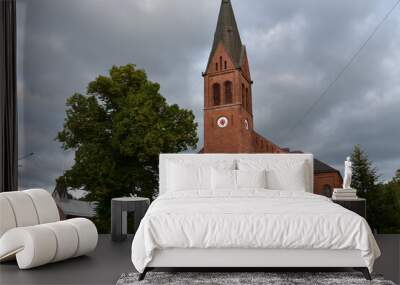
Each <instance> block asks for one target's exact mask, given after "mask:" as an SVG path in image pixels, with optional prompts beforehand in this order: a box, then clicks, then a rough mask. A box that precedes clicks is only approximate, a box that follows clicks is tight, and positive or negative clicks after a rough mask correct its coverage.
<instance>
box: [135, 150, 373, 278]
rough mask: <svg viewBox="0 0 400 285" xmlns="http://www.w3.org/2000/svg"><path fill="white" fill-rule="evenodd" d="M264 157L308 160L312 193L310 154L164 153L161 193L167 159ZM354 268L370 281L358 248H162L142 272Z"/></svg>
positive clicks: (308, 175)
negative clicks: (163, 270) (165, 270)
mask: <svg viewBox="0 0 400 285" xmlns="http://www.w3.org/2000/svg"><path fill="white" fill-rule="evenodd" d="M249 156H250V157H257V158H262V159H276V157H277V156H279V157H280V158H282V159H297V160H303V161H305V162H306V163H307V166H308V171H307V172H308V173H306V175H307V177H308V179H307V181H308V185H307V189H306V190H307V192H311V193H313V184H314V183H313V181H314V177H313V175H314V171H313V167H314V160H313V156H312V155H311V154H201V155H199V154H163V155H161V156H160V165H159V168H160V193H164V192H165V191H166V189H165V185H166V180H167V179H168V177H167V162H168V160H175V159H177V160H191V161H193V160H208V161H210V163H212V162H213V161H215V160H218V159H239V158H242V157H243V158H244V157H246V158H248V157H249ZM316 268H318V269H328V270H329V269H331V270H332V269H337V268H353V269H355V270H357V271H361V272H362V273H363V275H364V277H365V278H366V279H367V280H371V275H370V273H369V270H368V268H367V267H366V264H365V261H364V260H363V259H362V257H361V252H360V251H359V250H329V249H237V248H235V249H230V248H227V249H190V248H189V249H183V248H173V249H163V250H156V251H155V252H154V257H153V259H152V261H151V262H150V263H149V264H148V266H147V267H146V268H145V270H144V272H143V273H141V274H140V275H139V280H143V279H144V278H145V276H146V273H147V272H149V271H151V270H155V269H181V270H183V271H188V270H189V271H198V270H199V269H202V270H203V271H204V270H206V271H218V269H224V270H228V271H240V272H243V271H254V270H256V271H265V270H266V269H268V270H269V271H270V270H271V269H273V270H275V269H276V270H278V269H280V270H282V269H284V270H285V271H291V270H298V269H302V270H303V269H306V270H307V269H309V270H310V271H313V270H315V269H316Z"/></svg>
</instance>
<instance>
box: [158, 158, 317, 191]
mask: <svg viewBox="0 0 400 285" xmlns="http://www.w3.org/2000/svg"><path fill="white" fill-rule="evenodd" d="M244 158H254V159H257V160H260V159H261V160H264V159H265V160H276V159H279V160H296V161H304V162H305V163H306V166H307V167H306V169H307V170H306V172H307V173H306V177H307V179H306V183H307V185H306V191H307V192H310V193H313V192H314V158H313V155H312V154H161V155H160V162H159V170H160V176H159V191H160V194H163V193H165V191H166V185H167V164H168V162H169V161H188V162H198V163H207V162H210V164H211V165H212V164H213V162H217V161H221V160H232V162H234V161H236V160H238V159H244Z"/></svg>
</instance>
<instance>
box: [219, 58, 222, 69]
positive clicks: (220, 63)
mask: <svg viewBox="0 0 400 285" xmlns="http://www.w3.org/2000/svg"><path fill="white" fill-rule="evenodd" d="M219 66H220V67H221V70H222V56H220V57H219Z"/></svg>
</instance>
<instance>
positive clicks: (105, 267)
mask: <svg viewBox="0 0 400 285" xmlns="http://www.w3.org/2000/svg"><path fill="white" fill-rule="evenodd" d="M377 241H378V244H379V247H380V248H381V250H382V255H383V256H382V257H381V258H379V259H378V260H377V262H376V264H375V271H376V272H377V273H380V274H383V275H384V276H385V278H386V279H388V280H392V281H394V282H395V283H397V284H400V235H397V236H396V235H387V236H378V237H377ZM131 243H132V237H130V238H129V239H128V240H126V241H125V242H122V243H114V242H111V238H110V236H109V235H100V237H99V243H98V246H97V249H96V250H95V251H94V252H93V253H91V254H90V255H89V256H83V257H78V258H75V259H71V260H67V261H62V262H59V263H54V264H49V265H46V266H42V267H39V268H36V269H31V270H19V269H18V267H17V265H16V263H15V262H10V263H5V264H1V265H0V284H1V285H14V284H33V285H36V284H37V285H39V284H80V285H82V284H99V285H100V284H115V283H116V281H117V280H118V278H119V277H120V276H121V274H122V273H126V272H133V271H134V267H133V265H132V263H131V258H130V253H131Z"/></svg>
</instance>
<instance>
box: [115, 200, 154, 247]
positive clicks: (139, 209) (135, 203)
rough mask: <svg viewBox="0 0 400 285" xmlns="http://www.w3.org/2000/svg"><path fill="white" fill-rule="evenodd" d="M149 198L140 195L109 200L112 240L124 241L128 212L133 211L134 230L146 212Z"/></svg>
mask: <svg viewBox="0 0 400 285" xmlns="http://www.w3.org/2000/svg"><path fill="white" fill-rule="evenodd" d="M149 205H150V199H148V198H140V197H123V198H114V199H112V200H111V237H112V240H113V241H124V240H125V239H126V237H127V232H128V225H127V218H128V213H131V212H133V213H134V223H135V224H134V228H135V232H136V230H137V228H138V227H139V224H140V221H141V220H142V218H143V217H144V215H145V214H146V211H147V208H148V207H149Z"/></svg>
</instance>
